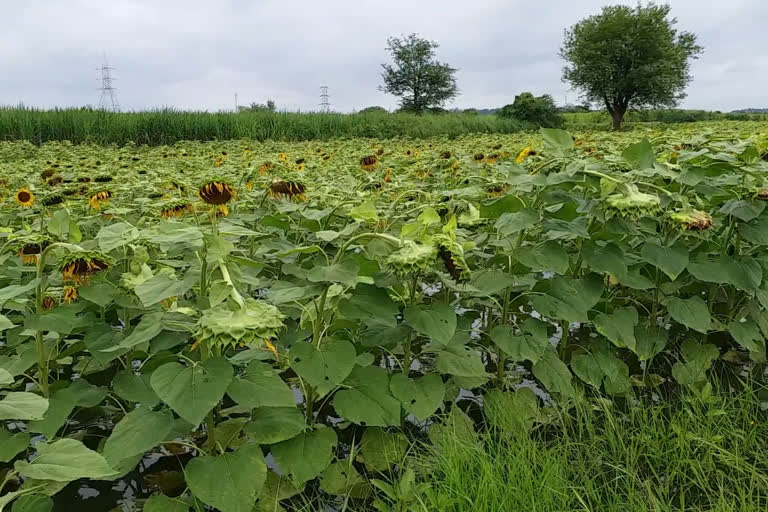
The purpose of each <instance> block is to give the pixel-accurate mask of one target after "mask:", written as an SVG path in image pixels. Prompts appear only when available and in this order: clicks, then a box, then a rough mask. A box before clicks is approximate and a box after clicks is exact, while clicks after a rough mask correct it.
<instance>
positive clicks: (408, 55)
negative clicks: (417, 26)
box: [379, 34, 459, 114]
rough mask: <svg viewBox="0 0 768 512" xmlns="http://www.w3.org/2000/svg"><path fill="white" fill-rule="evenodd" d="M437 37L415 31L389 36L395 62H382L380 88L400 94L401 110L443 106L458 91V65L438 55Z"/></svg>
mask: <svg viewBox="0 0 768 512" xmlns="http://www.w3.org/2000/svg"><path fill="white" fill-rule="evenodd" d="M438 47H439V45H438V44H437V43H436V42H435V41H429V40H427V39H423V38H421V37H419V36H418V35H416V34H411V35H408V36H404V37H390V38H389V39H387V50H388V51H389V52H390V54H391V55H392V60H393V63H392V64H382V67H383V68H384V72H383V73H382V74H381V77H382V79H383V80H384V84H383V85H382V86H380V87H379V89H380V90H382V91H384V92H386V93H389V94H392V95H394V96H398V97H400V108H401V110H404V111H408V112H416V113H419V114H420V113H423V112H424V111H425V110H429V109H432V108H438V107H441V106H443V104H445V102H446V101H448V100H449V99H451V98H453V97H455V96H456V95H457V94H458V93H459V89H458V88H457V87H456V78H455V76H454V75H455V74H456V69H455V68H452V67H451V66H449V65H448V64H445V63H442V62H438V61H437V60H436V59H435V50H437V48H438Z"/></svg>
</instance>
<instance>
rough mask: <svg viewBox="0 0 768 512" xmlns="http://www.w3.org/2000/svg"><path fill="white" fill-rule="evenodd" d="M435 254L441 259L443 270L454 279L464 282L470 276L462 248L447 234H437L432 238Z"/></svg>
mask: <svg viewBox="0 0 768 512" xmlns="http://www.w3.org/2000/svg"><path fill="white" fill-rule="evenodd" d="M434 243H435V246H436V247H437V255H438V257H439V258H440V259H441V260H443V265H444V266H445V270H446V271H447V272H448V273H449V274H450V275H451V277H452V278H453V280H454V281H456V282H457V283H458V282H464V281H467V280H468V279H469V277H470V271H469V267H467V262H466V261H464V248H463V247H462V246H461V244H459V243H458V242H457V241H456V240H453V239H452V238H451V237H449V236H447V235H438V236H436V237H435V239H434Z"/></svg>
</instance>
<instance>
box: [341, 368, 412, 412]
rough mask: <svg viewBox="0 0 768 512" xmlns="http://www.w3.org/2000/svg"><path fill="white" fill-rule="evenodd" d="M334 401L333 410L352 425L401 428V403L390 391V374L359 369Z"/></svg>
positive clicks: (355, 369) (377, 370) (383, 370)
mask: <svg viewBox="0 0 768 512" xmlns="http://www.w3.org/2000/svg"><path fill="white" fill-rule="evenodd" d="M344 386H345V389H343V390H341V391H338V392H337V393H336V395H335V396H334V397H333V407H334V409H336V411H337V412H338V413H339V414H340V415H341V416H342V417H344V418H345V419H347V420H349V421H352V422H353V423H358V424H364V425H370V426H381V427H386V426H389V425H399V424H400V402H399V401H398V400H397V399H396V398H395V397H393V396H392V394H391V393H390V391H389V372H387V370H386V369H384V368H380V367H378V366H356V367H355V368H354V369H353V370H352V373H350V375H349V377H347V379H346V380H345V381H344Z"/></svg>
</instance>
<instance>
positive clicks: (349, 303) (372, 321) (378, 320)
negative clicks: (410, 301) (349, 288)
mask: <svg viewBox="0 0 768 512" xmlns="http://www.w3.org/2000/svg"><path fill="white" fill-rule="evenodd" d="M339 313H341V314H342V315H343V316H344V317H345V318H349V319H351V320H362V321H363V323H365V324H366V325H369V326H375V325H383V326H386V327H395V326H396V325H397V318H396V317H397V315H398V314H399V313H400V310H399V309H398V307H397V305H396V304H395V303H394V302H393V301H392V299H391V298H390V297H389V294H388V293H387V291H386V290H384V289H382V288H377V287H375V286H370V285H360V286H358V287H357V288H356V289H355V293H354V294H353V295H352V297H350V298H349V299H345V300H342V301H341V302H340V303H339Z"/></svg>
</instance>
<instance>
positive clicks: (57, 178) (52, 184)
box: [47, 176, 64, 187]
mask: <svg viewBox="0 0 768 512" xmlns="http://www.w3.org/2000/svg"><path fill="white" fill-rule="evenodd" d="M47 183H48V186H49V187H55V186H56V185H61V184H62V183H64V178H62V177H61V176H54V177H53V178H51V179H49V180H48V181H47Z"/></svg>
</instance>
